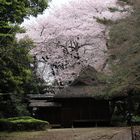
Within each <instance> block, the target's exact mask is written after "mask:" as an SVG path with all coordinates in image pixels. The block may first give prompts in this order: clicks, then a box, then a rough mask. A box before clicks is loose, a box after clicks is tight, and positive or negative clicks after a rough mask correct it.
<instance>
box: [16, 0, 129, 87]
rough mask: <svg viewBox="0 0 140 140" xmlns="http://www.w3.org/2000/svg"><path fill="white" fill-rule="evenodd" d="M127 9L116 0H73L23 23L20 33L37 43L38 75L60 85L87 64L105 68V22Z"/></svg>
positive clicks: (71, 78)
mask: <svg viewBox="0 0 140 140" xmlns="http://www.w3.org/2000/svg"><path fill="white" fill-rule="evenodd" d="M130 8H131V7H130V6H128V5H126V4H124V3H123V4H122V3H121V2H118V1H117V0H105V1H104V0H72V1H71V2H69V3H68V4H66V5H63V6H61V8H55V7H54V8H53V7H51V8H50V9H49V12H50V13H49V14H47V15H45V14H44V15H40V16H38V18H36V19H34V20H32V21H28V22H26V24H24V25H23V26H24V27H25V28H26V29H27V33H25V34H24V35H23V34H22V35H21V36H22V37H23V36H26V35H28V36H29V37H30V38H32V40H33V41H34V43H35V44H36V46H37V47H36V48H34V49H33V50H32V51H31V53H32V54H33V55H34V56H35V57H36V59H37V61H38V74H39V76H40V77H42V78H43V79H45V80H46V81H49V82H50V81H51V82H54V81H56V82H57V84H59V85H63V84H64V81H72V80H73V78H74V77H75V76H76V75H77V73H78V72H79V71H80V69H81V68H82V67H84V66H86V65H91V66H93V67H94V68H95V69H96V70H98V71H104V72H105V71H108V67H107V60H108V53H107V39H108V32H109V25H108V24H107V22H109V21H116V20H118V19H121V18H123V17H126V16H127V15H128V11H130ZM104 21H106V24H104ZM19 38H20V35H19Z"/></svg>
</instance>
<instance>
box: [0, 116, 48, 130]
mask: <svg viewBox="0 0 140 140" xmlns="http://www.w3.org/2000/svg"><path fill="white" fill-rule="evenodd" d="M0 126H1V127H0V131H29V130H45V129H46V128H47V127H48V126H49V123H48V122H47V121H42V120H38V119H34V118H32V117H28V116H27V117H14V118H8V119H0Z"/></svg>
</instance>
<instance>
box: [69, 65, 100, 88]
mask: <svg viewBox="0 0 140 140" xmlns="http://www.w3.org/2000/svg"><path fill="white" fill-rule="evenodd" d="M97 83H98V78H97V71H96V70H95V69H94V68H93V67H91V66H88V67H85V68H83V69H82V70H81V71H80V73H79V75H78V77H77V78H76V79H75V80H74V81H73V83H72V85H71V86H77V85H95V84H97Z"/></svg>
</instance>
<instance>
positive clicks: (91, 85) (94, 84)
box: [29, 67, 110, 127]
mask: <svg viewBox="0 0 140 140" xmlns="http://www.w3.org/2000/svg"><path fill="white" fill-rule="evenodd" d="M102 89H103V83H101V82H100V81H99V79H98V77H97V72H96V70H95V69H94V68H92V67H87V68H84V69H83V70H82V71H81V72H80V73H79V76H77V78H76V79H75V80H74V81H73V83H72V84H71V86H69V87H66V88H64V89H62V90H60V91H59V92H58V93H56V94H55V95H53V96H48V95H47V96H46V98H45V97H43V98H40V99H39V98H34V99H33V98H32V100H31V101H30V104H29V106H30V107H31V108H32V110H34V111H35V114H34V115H35V116H36V117H37V118H40V119H44V120H48V121H49V122H50V123H51V124H55V125H59V126H61V127H72V126H95V125H107V124H109V122H110V110H109V101H107V100H105V99H103V98H98V97H101V96H102V94H103V93H102Z"/></svg>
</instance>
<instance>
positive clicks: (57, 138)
mask: <svg viewBox="0 0 140 140" xmlns="http://www.w3.org/2000/svg"><path fill="white" fill-rule="evenodd" d="M139 130H140V129H139ZM0 140H131V130H130V128H128V127H127V128H126V127H120V128H119V127H117V128H115V127H111V128H105V127H102V128H70V129H49V130H47V131H37V132H14V133H8V132H4V133H0Z"/></svg>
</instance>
